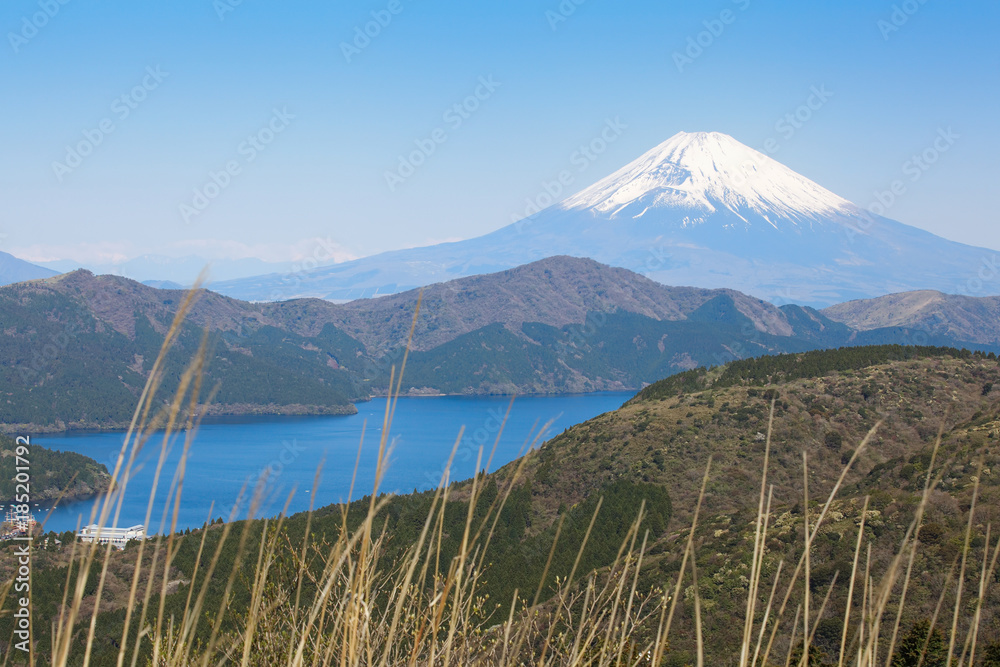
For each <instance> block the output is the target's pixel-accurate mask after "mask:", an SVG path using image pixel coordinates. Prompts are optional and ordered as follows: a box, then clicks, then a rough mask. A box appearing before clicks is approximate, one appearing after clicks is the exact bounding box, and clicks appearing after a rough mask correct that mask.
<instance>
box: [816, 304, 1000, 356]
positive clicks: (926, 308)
mask: <svg viewBox="0 0 1000 667" xmlns="http://www.w3.org/2000/svg"><path fill="white" fill-rule="evenodd" d="M822 313H823V314H824V315H825V316H827V317H829V318H830V319H831V320H834V321H837V322H842V323H844V324H846V325H848V326H850V327H852V328H854V329H858V330H859V331H865V330H871V329H878V328H884V327H910V328H913V329H916V330H918V331H923V332H927V333H934V334H939V335H944V336H953V337H955V338H960V339H962V340H968V341H973V342H976V343H986V344H991V345H996V344H1000V297H997V296H987V297H970V296H961V295H956V294H942V293H941V292H935V291H932V290H920V291H916V292H904V293H901V294H888V295H886V296H882V297H878V298H876V299H866V300H861V301H848V302H847V303H841V304H837V305H835V306H830V307H829V308H824V309H823V311H822Z"/></svg>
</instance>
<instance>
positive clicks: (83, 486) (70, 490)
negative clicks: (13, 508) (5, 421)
mask: <svg viewBox="0 0 1000 667" xmlns="http://www.w3.org/2000/svg"><path fill="white" fill-rule="evenodd" d="M16 449H17V444H16V442H15V439H14V438H9V437H7V436H4V435H0V501H3V502H8V501H10V500H11V499H13V498H14V497H15V494H16V493H17V488H16V486H17V484H16V482H15V481H14V476H15V475H16V473H17V470H16V466H17V463H16V457H15V451H16ZM27 459H28V461H29V464H30V470H31V474H30V488H31V501H32V502H38V501H40V500H54V499H56V498H59V497H62V498H63V499H64V500H67V501H68V500H82V499H85V498H91V497H93V496H96V495H97V494H98V493H101V492H103V491H106V490H107V489H108V487H109V486H110V484H111V475H109V474H108V469H107V467H105V466H104V465H103V464H101V463H98V462H97V461H95V460H93V459H91V458H89V457H87V456H84V455H82V454H77V453H76V452H58V451H53V450H51V449H46V448H45V447H40V446H38V445H31V446H30V447H29V456H28V457H27Z"/></svg>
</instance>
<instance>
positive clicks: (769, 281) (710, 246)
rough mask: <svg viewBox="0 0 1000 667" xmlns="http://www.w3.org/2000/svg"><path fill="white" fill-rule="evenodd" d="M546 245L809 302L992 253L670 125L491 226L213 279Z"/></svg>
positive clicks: (354, 279) (359, 279)
mask: <svg viewBox="0 0 1000 667" xmlns="http://www.w3.org/2000/svg"><path fill="white" fill-rule="evenodd" d="M554 255H570V256H574V257H588V258H591V259H594V260H597V261H598V262H602V263H604V264H608V265H611V266H617V267H622V268H627V269H630V270H632V271H635V272H637V273H641V274H643V275H645V276H647V277H649V278H652V279H653V280H656V281H657V282H660V283H662V284H665V285H690V286H696V287H705V288H731V289H735V290H739V291H741V292H744V293H747V294H750V295H753V296H755V297H758V298H761V299H765V300H768V301H771V302H774V303H778V304H782V303H789V302H793V303H799V304H803V305H810V306H816V307H825V306H829V305H831V304H835V303H840V302H843V301H848V300H851V299H863V298H871V297H876V296H881V295H884V294H891V293H895V292H904V291H908V290H916V289H935V290H940V291H943V292H950V293H968V289H971V288H970V287H968V286H969V285H975V284H977V283H974V282H970V279H972V278H975V277H976V275H977V272H978V271H979V270H980V267H981V266H982V265H983V263H984V262H987V263H990V262H992V263H993V264H996V262H997V260H996V255H997V253H994V252H993V251H991V250H987V249H984V248H975V247H972V246H967V245H963V244H960V243H955V242H952V241H948V240H947V239H943V238H941V237H939V236H935V235H933V234H931V233H929V232H926V231H923V230H921V229H917V228H915V227H910V226H908V225H904V224H902V223H899V222H896V221H894V220H890V219H888V218H883V217H879V216H877V215H873V214H871V213H869V212H868V211H866V210H864V209H861V208H859V207H857V206H855V205H854V204H852V203H851V202H849V201H847V200H845V199H843V198H841V197H839V196H837V195H835V194H834V193H832V192H830V191H829V190H826V189H825V188H823V187H821V186H819V185H818V184H816V183H814V182H812V181H810V180H809V179H808V178H806V177H804V176H802V175H800V174H797V173H795V172H794V171H792V170H791V169H789V168H788V167H785V166H784V165H782V164H780V163H779V162H776V161H775V160H773V159H771V158H769V157H767V156H766V155H763V154H762V153H759V152H757V151H755V150H753V149H751V148H748V147H747V146H744V145H743V144H741V143H739V142H738V141H736V140H735V139H733V138H732V137H729V136H726V135H724V134H719V133H717V132H712V133H706V132H694V133H686V132H681V133H679V134H677V135H674V136H673V137H671V138H670V139H668V140H667V141H665V142H664V143H662V144H660V145H659V146H657V147H655V148H653V149H652V150H650V151H648V152H646V153H645V154H643V155H641V156H640V157H639V158H637V159H636V160H634V161H632V162H631V163H629V164H627V165H626V166H624V167H623V168H621V169H619V170H618V171H616V172H615V173H613V174H611V175H610V176H608V177H606V178H604V179H602V180H600V181H598V182H597V183H595V184H594V185H592V186H590V187H588V188H586V189H584V190H583V191H581V192H579V193H577V194H575V195H572V196H570V197H568V198H567V199H565V200H563V201H562V202H559V203H557V204H554V205H552V206H550V207H548V208H547V209H545V210H543V211H541V212H539V213H537V214H535V215H533V216H531V217H528V218H525V219H523V220H521V221H518V222H515V223H513V224H511V225H507V226H506V227H503V228H501V229H498V230H496V231H495V232H491V233H489V234H485V235H483V236H480V237H477V238H473V239H468V240H465V241H458V242H454V243H443V244H439V245H434V246H427V247H422V248H410V249H406V250H397V251H392V252H386V253H382V254H379V255H374V256H371V257H365V258H362V259H358V260H354V261H351V262H344V263H341V264H334V265H331V266H326V267H321V268H318V269H315V270H313V271H309V272H305V273H298V274H294V275H282V274H272V275H268V276H257V277H254V278H246V279H241V280H234V281H228V282H221V283H213V285H212V289H215V290H217V291H220V292H222V293H224V294H227V295H230V296H233V297H237V298H241V299H248V300H271V301H274V300H281V299H290V298H295V297H302V296H316V297H321V298H326V299H331V300H350V299H356V298H362V297H371V296H377V295H382V294H387V293H396V292H401V291H404V290H407V289H412V288H414V287H419V286H423V285H428V284H431V283H434V282H444V281H447V280H452V279H454V278H459V277H462V276H470V275H476V274H482V273H491V272H496V271H502V270H505V269H509V268H512V267H515V266H520V265H522V264H527V263H529V262H533V261H537V260H540V259H543V258H545V257H552V256H554ZM998 278H1000V277H998ZM980 284H981V283H980ZM983 287H984V291H981V292H979V294H977V295H982V294H988V293H998V292H1000V280H998V283H997V284H996V285H983Z"/></svg>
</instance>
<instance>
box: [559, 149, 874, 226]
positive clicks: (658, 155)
mask: <svg viewBox="0 0 1000 667" xmlns="http://www.w3.org/2000/svg"><path fill="white" fill-rule="evenodd" d="M560 207H561V208H562V209H564V210H570V209H575V210H580V209H593V210H594V211H595V212H600V213H602V214H604V215H609V216H611V217H613V218H639V217H641V216H643V215H644V214H645V213H646V212H647V211H649V210H650V209H658V208H666V207H674V208H680V209H684V210H690V211H691V217H692V218H693V219H692V220H691V222H702V221H703V218H704V216H708V215H712V214H714V213H720V212H726V211H729V212H731V213H733V214H735V215H736V216H738V217H739V218H741V219H743V221H744V222H745V223H746V224H748V225H749V224H751V221H750V220H749V219H748V218H749V216H748V214H751V215H753V216H754V217H756V216H760V217H762V218H764V219H765V220H767V222H769V223H770V224H771V225H772V226H777V221H778V220H782V219H784V220H790V221H791V222H793V223H794V224H800V223H802V222H808V223H810V224H811V223H812V222H813V221H817V220H821V219H829V218H830V217H836V216H842V215H848V216H853V215H857V214H858V208H857V207H856V206H854V205H853V204H852V203H851V202H849V201H847V200H846V199H843V198H842V197H838V196H837V195H835V194H834V193H832V192H830V191H829V190H827V189H825V188H823V187H820V186H819V185H817V184H816V183H814V182H812V181H810V180H809V179H807V178H805V177H804V176H801V175H799V174H797V173H795V172H794V171H792V170H791V169H789V168H788V167H786V166H784V165H783V164H781V163H780V162H777V161H776V160H773V159H772V158H770V157H768V156H767V155H764V154H763V153H760V152H758V151H755V150H753V149H752V148H750V147H748V146H745V145H743V144H741V143H740V142H739V141H737V140H735V139H733V138H732V137H730V136H729V135H726V134H722V133H720V132H678V133H677V134H675V135H674V136H672V137H670V138H669V139H667V140H666V141H664V142H663V143H662V144H660V145H659V146H656V147H655V148H653V149H652V150H650V151H647V152H646V153H645V154H643V155H642V156H640V157H639V158H638V159H636V160H634V161H633V162H631V163H629V164H627V165H625V166H624V167H622V168H621V169H619V170H618V171H616V172H615V173H613V174H611V175H610V176H608V177H607V178H604V179H602V180H600V181H598V182H597V183H595V184H594V185H592V186H590V187H589V188H587V189H585V190H583V191H582V192H579V193H578V194H576V195H573V196H572V197H569V198H567V199H566V200H564V201H563V202H562V203H561V204H560Z"/></svg>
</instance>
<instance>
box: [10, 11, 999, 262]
mask: <svg viewBox="0 0 1000 667" xmlns="http://www.w3.org/2000/svg"><path fill="white" fill-rule="evenodd" d="M576 2H580V0H576ZM94 4H95V3H84V2H82V0H68V1H66V2H65V4H60V2H59V0H42V1H41V2H39V1H38V0H34V1H25V0H7V1H6V2H4V3H3V4H2V6H0V28H2V31H3V35H4V40H3V44H0V82H2V86H3V91H4V95H3V96H2V97H0V109H2V111H0V113H2V117H3V118H4V121H5V122H4V123H2V124H0V144H2V146H3V156H4V159H3V161H2V162H0V192H2V196H3V204H4V205H3V207H2V214H0V215H2V218H0V250H5V251H8V252H12V253H14V254H18V255H20V256H26V257H28V258H30V259H35V260H39V261H40V260H43V259H59V258H72V259H75V260H77V261H87V262H97V261H108V260H109V258H111V257H116V258H118V260H121V259H123V258H125V257H129V256H134V255H137V254H141V253H147V252H153V253H164V254H171V255H185V254H199V255H202V256H205V257H207V258H213V257H231V258H236V257H250V256H255V257H261V258H263V259H266V260H269V261H279V260H291V259H295V258H297V257H300V256H302V255H304V254H315V247H316V243H317V241H316V239H324V240H325V241H324V242H325V243H326V244H328V247H332V248H335V249H336V250H335V251H332V252H331V255H332V256H334V257H336V258H338V259H343V258H347V257H352V256H363V255H368V254H372V253H375V252H379V251H383V250H389V249H394V248H401V247H407V246H413V245H424V244H427V243H431V242H435V241H440V240H446V239H457V238H468V237H472V236H477V235H479V234H482V233H485V232H489V231H492V230H494V229H496V228H499V227H501V226H502V225H505V224H508V223H510V222H511V221H512V217H517V215H518V212H519V211H523V210H524V208H525V206H526V200H527V199H531V198H534V197H537V196H538V194H539V193H540V192H542V191H543V183H544V182H545V181H550V180H552V179H553V178H554V177H555V176H556V175H557V174H558V173H559V172H560V171H561V170H562V169H565V168H567V167H568V166H569V163H570V159H571V155H572V154H573V153H574V152H575V151H576V150H577V148H578V147H579V146H580V145H581V144H586V143H589V142H590V141H591V140H592V139H594V138H595V137H597V136H599V134H600V132H601V129H602V127H603V126H604V125H605V123H606V122H607V121H608V120H609V119H612V120H613V119H618V120H619V122H620V123H623V124H624V125H625V126H626V129H625V130H624V131H623V132H622V134H621V136H620V137H619V138H618V139H617V140H616V141H615V142H614V143H612V144H610V145H609V146H608V148H607V150H606V151H605V152H604V153H603V154H601V155H599V156H595V159H594V160H593V162H592V163H591V164H590V165H589V166H588V168H587V169H586V170H585V171H584V172H583V173H582V174H581V175H580V177H579V179H578V181H577V182H575V183H574V184H573V189H579V188H582V187H584V186H586V185H588V184H589V183H591V182H593V181H595V180H597V179H599V178H600V177H603V176H605V175H607V174H608V173H610V172H611V171H613V170H615V169H617V168H618V167H620V166H622V165H623V164H625V163H626V162H628V161H630V160H632V159H634V158H635V157H637V156H638V155H640V154H641V153H643V152H644V151H646V150H648V149H649V148H651V147H653V146H654V145H656V144H658V143H660V142H662V141H663V140H665V139H667V138H668V137H670V136H671V135H673V134H675V133H676V132H678V131H681V130H685V131H696V130H714V131H720V132H725V133H727V134H730V135H732V136H734V137H735V138H737V139H738V140H740V141H742V142H743V143H745V144H747V145H749V146H751V147H754V148H757V149H762V148H763V147H764V145H765V142H767V141H768V139H771V140H773V141H774V144H772V145H777V146H778V147H779V149H778V150H777V152H775V153H774V154H773V157H775V158H776V159H778V160H779V161H781V162H783V163H785V164H787V165H788V166H790V167H791V168H793V169H795V170H796V171H799V172H800V173H802V174H804V175H805V176H807V177H809V178H812V179H813V180H815V181H817V182H818V183H820V184H821V185H823V186H825V187H827V188H829V189H830V190H833V191H834V192H836V193H837V194H839V195H842V196H844V197H846V198H848V199H850V200H852V201H854V202H855V203H858V204H860V205H862V206H867V205H868V204H869V203H871V202H872V201H874V197H875V193H876V192H878V191H881V190H886V189H887V188H889V186H890V184H891V183H892V182H893V181H894V180H897V179H900V178H904V175H903V174H904V169H906V167H907V161H908V160H910V159H911V157H912V156H913V155H914V154H919V153H921V152H923V151H924V150H925V149H928V148H929V147H931V146H933V144H934V140H935V138H936V137H937V136H938V133H939V131H941V130H947V129H948V128H950V129H951V132H952V133H953V134H956V135H958V139H957V140H955V141H954V143H953V145H951V146H950V147H949V149H948V151H947V152H946V153H942V154H940V155H939V158H938V160H937V161H936V162H935V163H934V164H933V165H927V168H926V169H925V170H924V169H922V170H921V175H920V178H919V180H918V181H916V182H913V183H912V184H911V185H910V186H909V187H908V190H907V192H906V193H905V194H904V195H902V196H900V197H898V199H897V201H895V202H894V203H893V204H892V206H891V207H889V210H888V211H887V213H886V215H887V216H888V217H891V218H895V219H897V220H900V221H902V222H905V223H908V224H912V225H915V226H918V227H922V228H924V229H927V230H930V231H932V232H935V233H938V234H941V235H943V236H945V237H947V238H951V239H954V240H958V241H962V242H965V243H970V244H974V245H982V246H987V247H992V248H1000V225H998V224H997V222H998V219H997V218H998V216H997V213H996V207H995V205H994V203H993V202H992V195H993V192H994V190H995V187H996V182H997V177H998V175H1000V168H998V166H997V156H998V155H1000V135H998V130H997V126H996V116H997V109H998V107H1000V105H998V102H1000V76H998V74H1000V49H998V47H997V42H996V35H997V34H998V32H1000V5H998V4H997V3H996V2H985V1H973V2H962V3H955V2H945V1H944V0H925V1H924V2H920V1H919V0H909V1H908V2H898V1H897V2H891V1H884V2H883V1H879V0H864V1H861V0H844V1H840V2H810V3H802V2H794V3H793V2H776V1H774V0H771V1H766V0H738V1H736V2H733V1H732V0H718V1H713V2H697V3H681V2H615V3H612V2H608V1H607V0H584V1H582V2H580V4H575V2H574V0H564V1H563V2H562V4H560V1H559V0H550V1H547V2H546V1H541V0H539V1H519V0H507V1H505V2H489V1H487V2H477V3H457V2H431V1H430V0H369V1H365V2H353V3H329V2H322V3H321V2H296V3H276V2H263V1H261V0H243V2H241V3H239V4H236V2H235V0H216V2H213V1H212V0H199V1H198V2H193V1H188V2H172V3H167V2H156V3H153V2H145V3H102V4H101V5H99V6H94ZM46 10H47V12H48V14H51V16H49V15H47V14H46V13H45V12H46ZM373 12H374V14H373ZM377 19H381V21H382V23H383V24H384V25H378V26H377V29H376V24H371V25H368V26H367V27H368V29H369V32H371V33H376V32H377V34H376V35H375V36H374V37H370V38H369V39H368V42H367V43H366V42H365V41H364V40H363V39H358V41H357V42H356V43H354V40H355V38H356V36H357V33H358V31H362V32H363V31H364V30H365V27H366V24H368V23H369V22H372V21H375V20H377ZM880 22H881V23H880ZM33 28H34V29H33ZM713 31H714V33H715V34H713ZM700 33H701V34H700ZM699 39H700V41H701V42H702V46H701V47H698V48H700V52H699V51H698V49H697V48H694V47H692V48H691V50H690V51H687V49H688V48H689V46H690V44H691V43H692V42H694V43H697V41H698V40H699ZM689 40H691V41H689ZM352 43H353V46H352V48H347V49H345V47H344V44H352ZM345 51H346V55H345ZM677 53H680V54H682V55H684V56H685V57H687V58H689V60H686V61H682V62H680V66H678V59H677V57H676V56H675V54H677ZM685 54H686V55H685ZM691 56H693V57H691ZM483 81H486V82H488V83H489V85H484V84H483V83H482V82H483ZM814 88H815V89H821V90H824V91H827V93H829V97H828V99H826V100H825V101H824V102H823V103H822V104H818V105H814V106H818V108H816V109H815V110H812V111H811V112H810V113H809V115H810V116H811V117H810V118H809V119H808V120H806V121H805V122H801V123H798V122H797V125H798V126H797V127H796V126H794V125H792V124H790V123H787V121H786V122H785V123H783V124H779V123H781V121H782V119H783V118H785V116H786V114H789V113H795V112H796V110H797V109H798V108H799V107H800V106H801V105H802V104H804V103H805V102H806V101H807V100H808V99H809V96H810V95H811V94H812V93H811V91H812V90H813V89H814ZM477 92H478V93H479V99H475V95H476V93H477ZM123 95H124V96H125V99H122V96H123ZM469 96H473V97H472V98H470V97H469ZM467 98H468V100H471V101H467ZM814 102H815V98H814ZM463 103H465V104H466V107H467V108H466V109H461V111H456V110H454V105H456V104H459V105H461V104H463ZM473 107H474V109H473V110H471V111H470V110H468V108H473ZM449 110H451V111H450V112H449ZM126 112H127V115H126ZM800 113H801V112H800ZM102 128H104V129H105V130H106V129H110V130H111V131H110V132H105V131H104V130H102ZM251 137H254V138H255V140H256V141H254V140H252V139H250V138H251ZM435 137H436V138H437V141H434V138H435ZM98 139H99V141H97V140H98ZM428 141H430V142H432V144H433V146H434V150H433V152H432V153H430V154H429V155H426V158H425V159H424V160H423V161H422V164H420V165H419V166H418V167H416V168H415V169H414V170H413V173H412V175H407V177H406V178H405V179H403V180H402V182H398V181H396V182H395V183H393V184H392V187H391V188H390V186H389V185H388V184H387V179H386V172H387V171H392V170H398V168H399V156H401V155H409V154H410V153H411V152H412V151H414V150H417V148H418V144H417V143H416V142H422V143H421V145H423V146H425V147H426V146H429V145H431V144H428V143H427V142H428ZM81 142H83V144H84V145H83V147H82V148H83V150H82V151H81V152H89V154H88V155H85V156H84V155H81V156H79V158H78V160H77V158H74V157H73V156H72V155H69V154H68V151H67V147H71V148H74V150H75V147H78V146H80V144H81ZM88 144H93V147H92V150H89V151H88ZM426 152H429V151H426ZM251 158H252V159H251ZM404 171H405V170H404ZM398 173H400V172H398V171H397V174H398ZM406 173H407V174H408V173H409V172H406ZM213 174H214V182H213ZM220 184H221V185H220ZM196 190H197V191H198V192H199V193H201V197H203V199H202V200H199V198H198V197H199V195H198V194H196ZM567 194H569V193H567ZM207 195H213V196H212V197H208V196H207ZM185 207H187V208H185Z"/></svg>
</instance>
